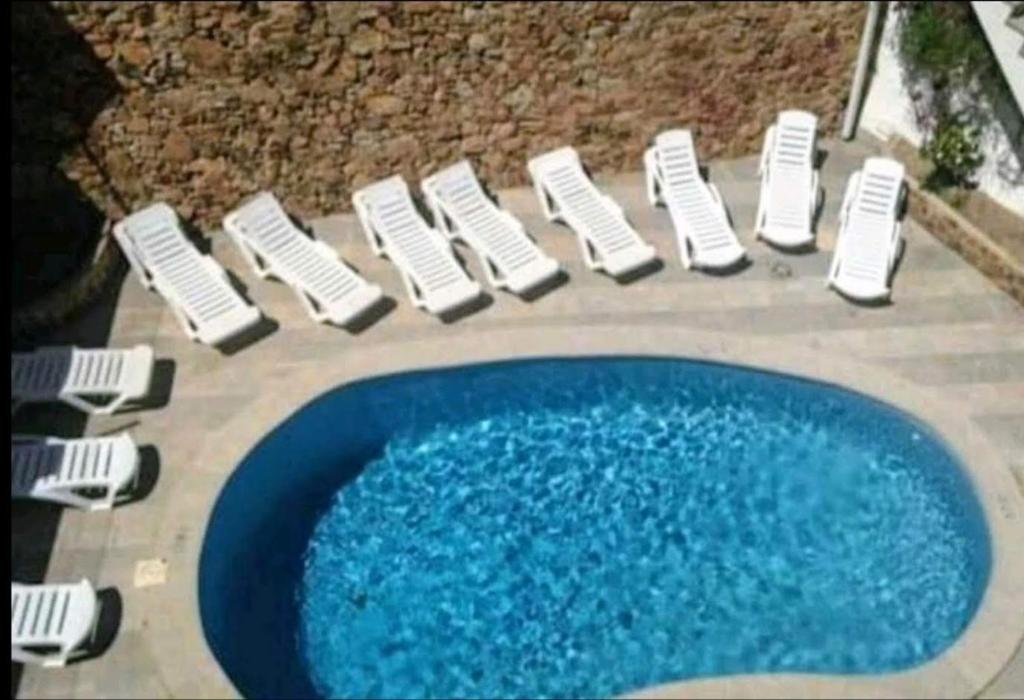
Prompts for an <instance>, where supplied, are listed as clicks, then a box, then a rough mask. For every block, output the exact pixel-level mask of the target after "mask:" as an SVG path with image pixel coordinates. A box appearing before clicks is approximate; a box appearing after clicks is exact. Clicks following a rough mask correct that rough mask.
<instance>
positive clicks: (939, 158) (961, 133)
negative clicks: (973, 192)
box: [921, 116, 985, 190]
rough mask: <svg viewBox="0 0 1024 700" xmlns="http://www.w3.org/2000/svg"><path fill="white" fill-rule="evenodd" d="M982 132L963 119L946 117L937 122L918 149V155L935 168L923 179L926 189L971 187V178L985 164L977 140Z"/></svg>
mask: <svg viewBox="0 0 1024 700" xmlns="http://www.w3.org/2000/svg"><path fill="white" fill-rule="evenodd" d="M980 135H981V130H980V129H979V128H978V127H977V126H973V125H971V124H969V123H967V122H966V121H965V120H964V119H963V118H962V117H959V116H947V117H944V118H943V119H942V120H941V121H939V123H938V126H937V127H936V129H935V133H934V134H933V135H932V136H931V138H930V139H928V140H927V141H926V142H925V144H924V145H923V146H922V147H921V153H922V155H924V156H925V157H926V158H928V159H929V160H930V161H931V162H932V164H933V165H934V168H933V170H932V172H931V173H930V174H929V175H928V177H927V179H926V180H925V183H924V184H925V187H928V188H929V189H932V190H939V189H943V188H945V187H950V186H954V187H970V186H972V185H973V184H974V182H973V180H972V178H973V177H974V174H975V172H977V170H978V168H979V167H980V166H981V164H982V163H983V162H984V160H985V157H984V156H983V155H982V153H981V144H980V142H979V138H980Z"/></svg>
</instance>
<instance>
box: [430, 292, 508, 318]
mask: <svg viewBox="0 0 1024 700" xmlns="http://www.w3.org/2000/svg"><path fill="white" fill-rule="evenodd" d="M493 303H494V297H492V296H491V295H490V294H488V293H487V292H481V293H480V294H479V296H477V297H476V298H474V299H473V300H472V301H469V302H467V303H465V304H463V305H461V306H458V307H456V308H454V309H451V310H450V311H446V312H444V313H442V314H438V315H437V317H438V318H439V319H441V323H444V324H445V325H448V324H452V323H456V322H458V321H461V320H462V319H464V318H466V317H467V316H472V315H473V314H475V313H477V312H478V311H483V310H484V309H486V308H487V307H488V306H490V305H491V304H493Z"/></svg>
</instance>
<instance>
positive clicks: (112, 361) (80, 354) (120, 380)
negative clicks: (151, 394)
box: [11, 345, 153, 413]
mask: <svg viewBox="0 0 1024 700" xmlns="http://www.w3.org/2000/svg"><path fill="white" fill-rule="evenodd" d="M152 371H153V349H152V348H151V347H149V346H148V345H137V346H135V347H134V348H118V349H112V348H97V349H81V348H76V347H73V346H70V345H64V346H60V345H55V346H47V347H43V348H39V349H38V350H35V351H33V352H19V353H14V354H12V355H11V399H12V401H13V402H14V404H15V405H20V404H21V403H28V402H43V401H65V402H67V403H69V404H71V405H72V406H75V407H76V408H79V409H81V410H83V411H87V412H90V413H111V412H113V411H114V410H116V409H117V408H118V407H119V406H121V405H122V404H124V403H125V402H127V401H133V400H136V399H140V398H142V397H143V396H145V395H146V393H147V392H148V390H149V383H150V379H151V377H152ZM86 398H88V399H90V400H92V401H86V400H85V399H86ZM98 399H102V400H106V401H108V402H107V403H106V404H100V403H97V402H95V400H98Z"/></svg>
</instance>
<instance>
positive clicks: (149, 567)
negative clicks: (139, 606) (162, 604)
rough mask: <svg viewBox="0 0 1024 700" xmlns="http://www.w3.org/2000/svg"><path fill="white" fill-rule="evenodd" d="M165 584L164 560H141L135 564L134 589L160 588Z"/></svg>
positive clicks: (165, 564) (165, 569)
mask: <svg viewBox="0 0 1024 700" xmlns="http://www.w3.org/2000/svg"><path fill="white" fill-rule="evenodd" d="M165 583H167V560H166V559H142V560H140V561H137V562H135V587H136V588H146V587H148V586H162V585H163V584H165Z"/></svg>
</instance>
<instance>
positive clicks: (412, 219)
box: [356, 175, 466, 287]
mask: <svg viewBox="0 0 1024 700" xmlns="http://www.w3.org/2000/svg"><path fill="white" fill-rule="evenodd" d="M356 196H357V197H358V198H359V200H360V202H361V203H362V204H363V205H364V207H365V210H366V213H367V215H368V216H369V218H370V219H371V221H372V222H373V224H374V227H375V229H376V230H377V232H378V233H379V234H380V235H381V236H382V237H384V238H385V239H386V240H387V243H388V246H389V247H388V255H390V256H391V257H393V258H394V259H395V262H396V263H398V264H399V265H402V266H404V267H406V268H407V269H409V270H412V271H413V274H414V276H416V277H417V278H419V277H425V279H422V280H420V281H421V282H422V283H423V284H425V285H426V286H428V287H435V286H443V285H445V284H448V283H451V282H455V281H458V280H462V279H464V278H465V276H466V273H465V271H464V270H463V269H462V268H461V267H459V265H458V263H457V262H455V258H454V257H453V256H452V252H451V248H450V246H449V245H448V242H447V241H445V240H444V239H442V238H441V236H440V234H439V233H438V232H437V231H435V230H434V229H432V228H430V227H429V226H428V225H427V223H426V222H425V221H424V220H423V217H422V216H421V215H420V213H419V210H417V209H416V205H415V204H414V203H413V201H412V195H411V194H410V193H409V186H408V185H406V184H405V180H403V179H402V178H401V177H400V176H398V175H395V176H393V177H389V178H387V179H386V180H381V181H380V182H377V183H374V184H372V185H370V186H368V187H365V188H363V189H362V190H360V191H359V192H357V193H356Z"/></svg>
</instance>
